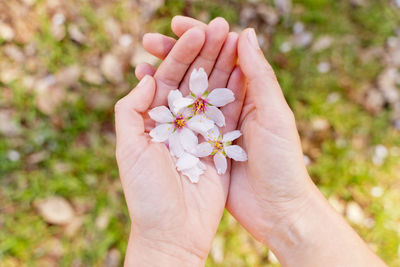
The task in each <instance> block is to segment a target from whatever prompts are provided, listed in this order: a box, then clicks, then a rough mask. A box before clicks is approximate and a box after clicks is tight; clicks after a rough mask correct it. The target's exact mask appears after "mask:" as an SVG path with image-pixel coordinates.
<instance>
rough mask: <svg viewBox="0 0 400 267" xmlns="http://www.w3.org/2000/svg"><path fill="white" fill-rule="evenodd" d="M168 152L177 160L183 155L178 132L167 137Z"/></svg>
mask: <svg viewBox="0 0 400 267" xmlns="http://www.w3.org/2000/svg"><path fill="white" fill-rule="evenodd" d="M169 151H170V152H171V154H172V155H173V156H175V157H177V158H179V157H181V156H182V155H183V152H185V151H184V150H183V146H182V144H181V140H180V136H179V134H178V132H174V133H173V134H171V135H170V136H169Z"/></svg>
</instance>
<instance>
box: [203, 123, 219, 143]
mask: <svg viewBox="0 0 400 267" xmlns="http://www.w3.org/2000/svg"><path fill="white" fill-rule="evenodd" d="M220 135H221V134H220V132H219V129H218V127H217V126H214V127H213V128H212V129H210V130H209V131H207V133H206V134H205V135H203V136H204V138H205V139H206V140H208V141H217V140H218V138H219V136H220Z"/></svg>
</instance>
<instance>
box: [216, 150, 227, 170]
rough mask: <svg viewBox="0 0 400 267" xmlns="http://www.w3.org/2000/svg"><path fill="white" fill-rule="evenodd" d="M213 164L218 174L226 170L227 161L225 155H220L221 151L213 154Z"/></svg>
mask: <svg viewBox="0 0 400 267" xmlns="http://www.w3.org/2000/svg"><path fill="white" fill-rule="evenodd" d="M214 164H215V168H217V172H218V174H224V173H225V172H226V168H227V162H226V158H225V156H224V155H222V153H221V152H218V153H217V154H215V155H214Z"/></svg>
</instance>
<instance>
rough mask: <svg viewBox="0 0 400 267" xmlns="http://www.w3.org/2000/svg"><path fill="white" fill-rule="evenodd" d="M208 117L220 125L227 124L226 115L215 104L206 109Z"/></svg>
mask: <svg viewBox="0 0 400 267" xmlns="http://www.w3.org/2000/svg"><path fill="white" fill-rule="evenodd" d="M206 117H207V118H209V119H210V120H212V121H214V122H215V124H217V125H218V126H219V127H223V126H225V116H224V114H223V113H222V111H221V110H219V108H217V107H215V106H208V107H207V110H206Z"/></svg>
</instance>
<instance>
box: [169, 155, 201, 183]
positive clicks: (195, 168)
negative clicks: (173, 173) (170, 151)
mask: <svg viewBox="0 0 400 267" xmlns="http://www.w3.org/2000/svg"><path fill="white" fill-rule="evenodd" d="M176 168H177V169H178V171H181V172H182V174H183V175H185V176H187V177H188V178H189V180H190V181H191V182H192V183H197V182H198V181H199V177H200V175H202V174H203V173H204V170H205V169H206V166H205V165H204V164H203V163H202V162H201V161H200V160H199V159H198V158H197V157H195V156H193V155H191V154H189V153H187V152H185V153H183V154H182V156H181V157H180V158H178V160H177V162H176Z"/></svg>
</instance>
